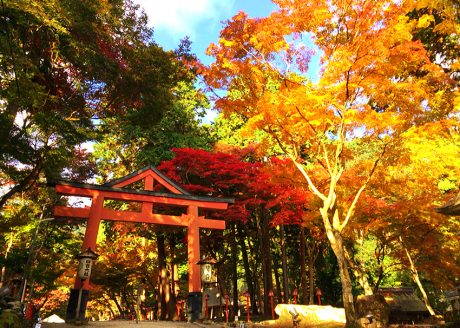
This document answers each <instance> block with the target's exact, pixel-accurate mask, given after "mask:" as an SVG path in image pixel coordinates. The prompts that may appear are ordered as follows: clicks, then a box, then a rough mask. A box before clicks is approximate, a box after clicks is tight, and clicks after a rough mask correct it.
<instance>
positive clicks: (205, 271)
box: [201, 263, 213, 282]
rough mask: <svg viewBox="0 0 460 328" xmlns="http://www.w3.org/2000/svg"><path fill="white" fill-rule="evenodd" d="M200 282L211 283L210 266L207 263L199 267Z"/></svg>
mask: <svg viewBox="0 0 460 328" xmlns="http://www.w3.org/2000/svg"><path fill="white" fill-rule="evenodd" d="M201 281H203V282H213V276H212V265H211V264H209V263H206V264H202V265H201Z"/></svg>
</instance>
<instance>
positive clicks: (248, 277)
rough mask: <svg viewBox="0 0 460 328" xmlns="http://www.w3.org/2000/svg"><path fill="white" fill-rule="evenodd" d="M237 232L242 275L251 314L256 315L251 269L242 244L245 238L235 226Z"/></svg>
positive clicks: (244, 245)
mask: <svg viewBox="0 0 460 328" xmlns="http://www.w3.org/2000/svg"><path fill="white" fill-rule="evenodd" d="M237 232H238V237H239V238H238V239H239V241H240V248H241V255H242V258H243V267H244V274H245V277H246V283H247V285H248V292H249V295H250V296H249V297H250V298H251V310H252V313H253V314H256V313H257V301H256V293H255V290H254V285H253V280H252V273H251V268H250V266H249V258H248V252H247V249H246V243H245V242H244V240H245V237H244V235H243V232H242V231H241V227H238V226H237Z"/></svg>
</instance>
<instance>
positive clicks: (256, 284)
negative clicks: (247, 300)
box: [248, 238, 262, 314]
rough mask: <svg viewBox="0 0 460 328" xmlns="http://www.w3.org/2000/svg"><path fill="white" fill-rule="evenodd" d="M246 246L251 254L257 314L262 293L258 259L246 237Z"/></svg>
mask: <svg viewBox="0 0 460 328" xmlns="http://www.w3.org/2000/svg"><path fill="white" fill-rule="evenodd" d="M248 248H249V252H250V254H251V261H250V263H251V265H252V281H253V282H254V290H255V293H256V296H257V304H258V308H257V314H258V313H259V311H260V310H261V309H262V293H261V289H260V275H259V263H260V259H259V257H258V256H257V255H258V254H257V252H255V251H254V246H253V245H252V244H251V240H250V239H249V238H248Z"/></svg>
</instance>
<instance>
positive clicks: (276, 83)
mask: <svg viewBox="0 0 460 328" xmlns="http://www.w3.org/2000/svg"><path fill="white" fill-rule="evenodd" d="M274 2H275V3H276V4H277V5H278V7H279V9H278V11H275V12H273V13H272V14H270V15H269V16H268V17H264V18H249V17H248V15H247V14H245V13H244V12H240V13H238V14H236V15H235V16H234V17H233V18H232V19H231V20H229V21H228V22H226V26H225V27H224V28H223V30H222V31H221V33H220V39H219V42H218V43H217V44H211V45H210V47H209V48H208V54H209V55H211V56H213V57H214V58H215V61H214V62H213V63H212V64H211V65H210V66H209V67H208V69H207V71H206V72H205V78H206V80H207V82H208V85H209V87H210V88H214V89H224V90H226V91H227V93H226V94H225V95H224V96H222V97H219V98H216V99H215V104H216V107H217V108H218V109H219V110H221V111H223V113H224V114H231V113H237V114H239V115H241V116H242V117H244V118H245V119H246V120H247V122H246V128H247V129H248V130H264V131H266V132H268V133H270V134H271V135H272V136H273V137H274V138H275V139H276V140H277V141H278V143H279V146H280V147H281V148H282V149H283V152H284V154H285V156H287V157H289V158H290V159H291V160H292V161H293V163H294V164H295V165H296V167H297V169H298V170H299V172H300V174H301V175H302V176H303V178H304V179H305V181H306V184H307V185H308V189H309V190H310V191H311V192H312V193H313V194H314V195H315V196H316V198H317V199H318V202H317V203H316V204H317V206H316V210H317V211H318V212H319V213H320V215H321V218H322V222H323V225H324V229H325V232H326V235H327V237H328V240H329V243H330V245H331V248H332V250H333V251H334V254H335V255H336V257H337V260H338V264H339V269H340V278H341V283H342V297H343V304H344V308H345V312H346V318H347V325H349V326H350V325H353V324H354V322H355V320H356V319H357V318H356V315H355V310H354V305H353V295H352V283H351V278H350V276H349V272H348V263H347V260H346V257H345V254H344V236H345V234H346V233H347V229H348V226H349V223H350V222H351V221H353V220H354V212H355V209H356V206H357V204H359V201H360V197H361V195H362V194H363V192H364V191H365V190H366V188H367V187H368V185H369V182H370V181H372V178H373V175H374V173H375V172H376V171H378V170H381V169H382V165H380V164H381V163H382V161H384V160H387V159H389V158H394V160H397V157H398V153H397V152H396V151H395V150H397V149H398V145H399V144H400V143H401V140H403V139H404V138H405V137H407V135H406V134H405V131H406V130H408V129H409V128H411V127H413V126H418V125H424V124H433V125H435V126H436V128H437V129H438V131H440V130H448V129H450V128H451V127H452V126H456V124H458V121H457V119H458V108H455V107H454V99H455V98H456V97H458V94H457V95H456V94H455V92H457V91H456V89H455V82H454V81H453V80H452V79H451V78H450V77H449V76H448V75H447V74H446V73H445V72H444V71H443V70H442V68H441V67H440V66H438V65H436V64H435V63H433V62H431V61H430V59H429V56H428V54H427V52H426V50H425V49H424V46H423V44H422V43H421V42H420V41H414V40H413V38H412V32H413V29H414V28H415V27H416V26H417V22H416V21H411V20H410V19H409V18H408V16H407V13H409V12H410V11H411V10H413V9H414V6H415V4H414V3H413V2H411V1H404V2H397V1H382V0H379V1H368V0H352V1H347V2H343V1H336V0H332V1H326V0H320V1H309V0H289V1H288V0H274ZM418 5H420V3H419V4H418ZM315 54H316V55H317V56H319V57H320V64H319V70H318V71H317V72H316V71H315V69H314V68H315V67H314V66H313V65H312V62H311V60H312V58H314V57H313V56H315ZM457 99H458V98H457ZM456 113H457V115H456ZM369 145H370V146H369ZM367 150H369V152H368V153H367V156H364V153H365V152H366V151H367ZM395 156H396V157H395ZM357 167H359V171H357V170H356V168H357ZM349 175H351V176H353V178H354V183H353V184H349V183H344V182H345V181H346V177H347V176H349Z"/></svg>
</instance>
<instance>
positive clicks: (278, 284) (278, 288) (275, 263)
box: [273, 256, 284, 303]
mask: <svg viewBox="0 0 460 328" xmlns="http://www.w3.org/2000/svg"><path fill="white" fill-rule="evenodd" d="M278 268H279V265H278V261H277V257H276V256H275V257H274V258H273V273H274V276H275V284H276V297H277V298H278V302H279V303H283V302H284V301H283V294H284V292H283V288H282V287H281V280H280V273H279V270H278Z"/></svg>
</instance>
